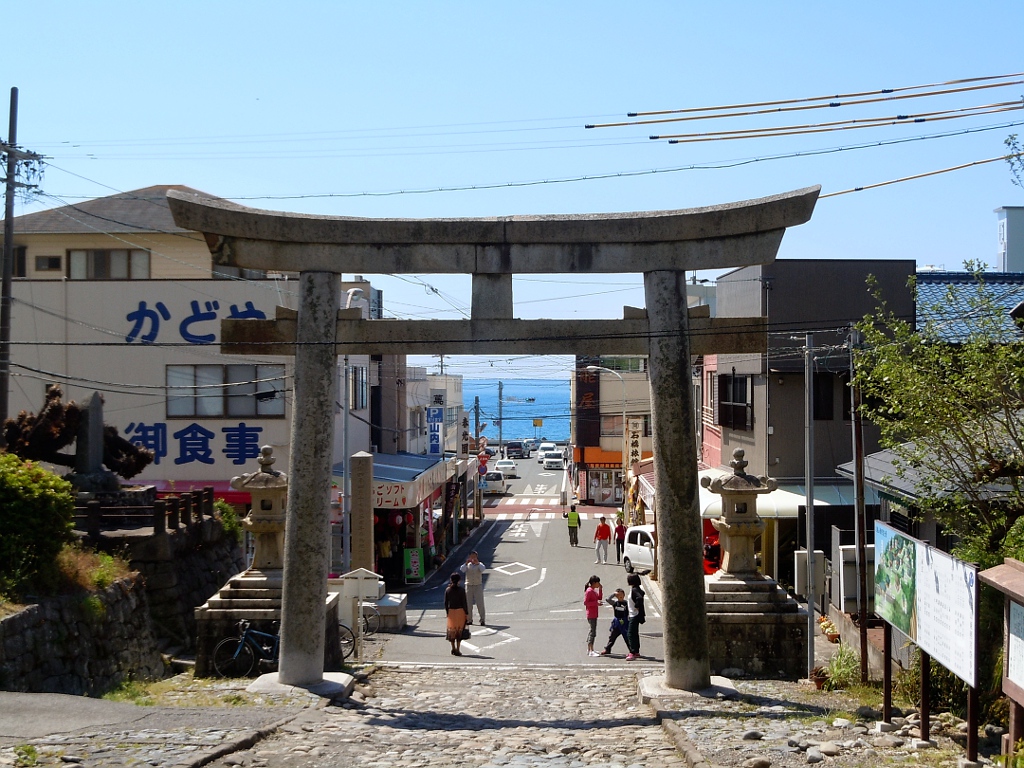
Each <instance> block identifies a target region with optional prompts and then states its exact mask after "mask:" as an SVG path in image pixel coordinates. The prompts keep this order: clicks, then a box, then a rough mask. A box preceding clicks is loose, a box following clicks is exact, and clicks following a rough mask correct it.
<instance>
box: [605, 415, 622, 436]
mask: <svg viewBox="0 0 1024 768" xmlns="http://www.w3.org/2000/svg"><path fill="white" fill-rule="evenodd" d="M601 437H622V414H619V415H618V416H608V415H602V416H601Z"/></svg>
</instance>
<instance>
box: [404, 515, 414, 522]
mask: <svg viewBox="0 0 1024 768" xmlns="http://www.w3.org/2000/svg"><path fill="white" fill-rule="evenodd" d="M413 519H414V518H413V516H412V512H407V513H406V514H405V522H407V523H409V525H412V521H413Z"/></svg>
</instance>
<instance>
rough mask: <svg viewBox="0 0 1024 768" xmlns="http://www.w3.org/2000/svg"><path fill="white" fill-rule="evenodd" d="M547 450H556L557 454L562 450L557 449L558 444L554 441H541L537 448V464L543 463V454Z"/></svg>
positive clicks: (560, 453)
mask: <svg viewBox="0 0 1024 768" xmlns="http://www.w3.org/2000/svg"><path fill="white" fill-rule="evenodd" d="M548 451H558V455H559V456H561V455H562V452H561V451H559V450H558V446H557V445H555V444H554V443H541V444H540V447H539V448H537V462H538V463H539V464H543V463H544V454H545V453H547V452H548Z"/></svg>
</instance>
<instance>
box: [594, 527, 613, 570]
mask: <svg viewBox="0 0 1024 768" xmlns="http://www.w3.org/2000/svg"><path fill="white" fill-rule="evenodd" d="M611 540H612V527H611V526H610V525H608V523H607V522H606V521H605V518H604V516H602V517H601V522H599V523H598V524H597V528H596V529H595V530H594V551H595V552H596V554H597V559H596V560H594V565H597V564H598V563H605V564H607V562H608V542H610V541H611Z"/></svg>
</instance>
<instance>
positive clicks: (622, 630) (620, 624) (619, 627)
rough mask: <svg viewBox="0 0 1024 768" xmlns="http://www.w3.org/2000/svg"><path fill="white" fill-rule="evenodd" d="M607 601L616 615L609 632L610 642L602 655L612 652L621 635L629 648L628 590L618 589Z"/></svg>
mask: <svg viewBox="0 0 1024 768" xmlns="http://www.w3.org/2000/svg"><path fill="white" fill-rule="evenodd" d="M607 602H608V605H610V606H611V607H612V610H613V611H615V617H614V618H613V619H612V626H611V631H610V632H609V633H608V644H607V645H605V647H604V650H603V651H601V655H602V656H607V655H608V654H610V653H611V652H612V646H613V645H615V641H616V640H618V639H619V637H620V636H621V637H622V642H624V643H627V650H628V640H627V638H626V632H627V630H628V629H629V604H628V603H627V602H626V590H624V589H616V590H615V592H614V593H612V595H611V596H610V597H609V598H608V600H607Z"/></svg>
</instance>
